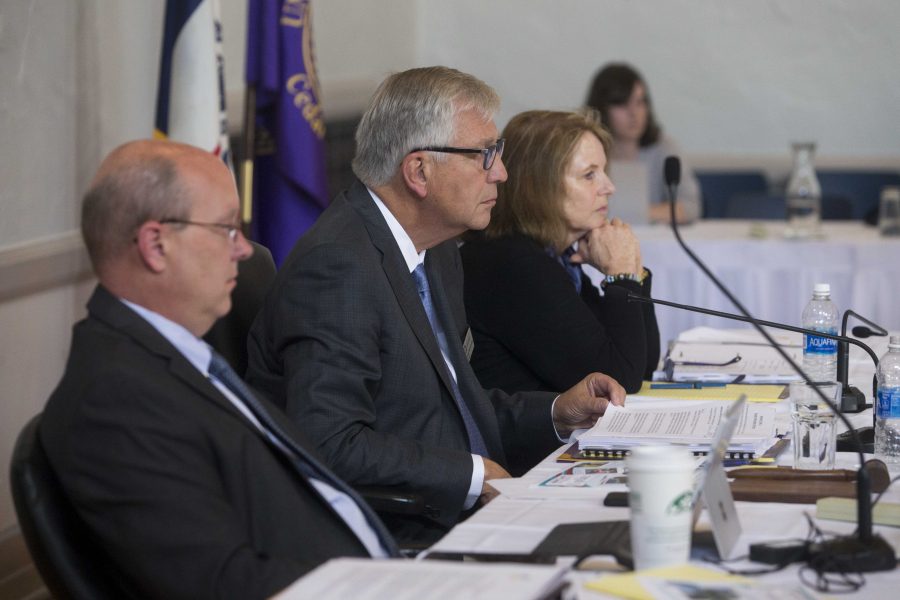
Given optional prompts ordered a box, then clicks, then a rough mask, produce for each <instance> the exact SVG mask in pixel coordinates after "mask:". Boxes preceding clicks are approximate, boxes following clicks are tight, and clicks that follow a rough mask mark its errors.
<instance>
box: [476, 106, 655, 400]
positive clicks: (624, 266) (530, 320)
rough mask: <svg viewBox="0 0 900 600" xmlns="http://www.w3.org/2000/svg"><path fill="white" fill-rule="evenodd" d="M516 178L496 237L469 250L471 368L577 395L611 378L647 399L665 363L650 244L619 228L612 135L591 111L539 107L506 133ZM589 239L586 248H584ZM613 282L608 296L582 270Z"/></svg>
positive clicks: (495, 381)
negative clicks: (587, 382)
mask: <svg viewBox="0 0 900 600" xmlns="http://www.w3.org/2000/svg"><path fill="white" fill-rule="evenodd" d="M503 137H504V138H506V146H505V151H504V154H503V162H504V164H505V165H506V169H507V172H508V174H509V178H508V179H507V181H506V183H505V184H503V185H501V186H500V189H499V196H498V198H497V205H496V206H495V207H494V209H493V211H492V214H491V222H490V224H489V225H488V227H487V229H485V230H484V232H480V233H472V234H469V236H468V237H467V241H466V243H465V244H464V245H463V246H462V248H461V249H460V252H461V254H462V261H463V268H464V270H465V303H466V314H467V316H468V319H469V324H470V325H471V327H472V331H473V335H474V341H475V348H474V352H473V355H472V359H471V363H472V367H473V368H474V369H475V373H476V374H477V375H478V378H479V379H480V381H481V383H482V385H483V386H484V387H497V388H501V389H503V390H505V391H507V392H514V391H517V390H531V389H541V390H565V389H568V388H569V387H571V386H572V385H574V384H575V383H577V382H578V381H580V380H581V379H582V378H583V377H584V376H585V374H587V373H590V372H592V371H601V372H603V373H606V374H608V375H610V376H611V377H613V378H615V379H616V380H618V382H619V383H620V384H622V386H623V387H624V388H625V389H626V390H627V391H628V392H632V393H633V392H636V391H637V390H638V389H640V387H641V381H642V380H643V379H647V378H649V377H650V376H651V375H652V373H653V370H654V369H655V368H656V365H657V362H658V361H659V330H658V328H657V325H656V317H655V315H654V312H653V307H652V305H647V304H640V303H636V302H628V301H627V300H626V299H625V295H626V293H627V292H633V293H635V294H643V295H647V296H649V295H650V279H651V277H650V273H649V271H647V270H646V269H645V268H644V266H643V264H642V262H641V252H640V246H639V244H638V240H637V238H636V237H635V235H634V233H632V231H631V228H630V227H629V226H628V225H626V224H625V223H623V222H621V221H619V220H618V219H613V220H612V221H607V218H606V214H607V203H608V196H609V195H610V194H611V193H612V192H613V191H614V190H615V187H614V186H613V184H612V182H611V181H610V179H609V177H607V175H606V171H605V169H606V155H607V151H608V149H609V144H610V137H609V134H608V133H607V132H606V131H605V130H604V129H603V127H602V126H601V125H600V123H599V118H598V117H597V115H596V114H595V113H593V111H591V112H581V113H573V112H556V111H529V112H525V113H521V114H519V115H517V116H515V117H513V119H512V120H511V121H510V122H509V124H508V125H507V126H506V129H505V130H504V131H503ZM576 242H577V244H578V246H577V250H576V249H575V248H574V246H575V243H576ZM579 263H586V264H590V265H592V266H594V267H596V268H597V269H599V270H600V271H602V272H603V273H604V274H605V275H606V280H605V281H604V283H603V287H604V289H605V294H604V295H603V296H601V295H600V292H599V290H598V289H597V288H596V287H594V286H593V284H591V281H590V280H589V279H588V278H587V276H586V275H584V274H583V273H582V271H581V268H580V266H579Z"/></svg>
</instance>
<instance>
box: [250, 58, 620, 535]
mask: <svg viewBox="0 0 900 600" xmlns="http://www.w3.org/2000/svg"><path fill="white" fill-rule="evenodd" d="M498 107H499V98H498V97H497V94H496V92H494V90H493V89H491V88H490V87H489V86H487V85H486V84H485V83H483V82H482V81H480V80H478V79H476V78H475V77H473V76H471V75H468V74H465V73H461V72H459V71H456V70H453V69H448V68H444V67H431V68H421V69H412V70H410V71H405V72H402V73H397V74H395V75H392V76H390V77H388V78H387V79H386V80H385V81H384V82H383V83H382V84H381V86H380V87H379V88H378V90H377V91H376V92H375V95H374V97H373V98H372V100H371V103H370V104H369V106H368V108H367V109H366V111H365V113H364V115H363V117H362V120H361V122H360V124H359V127H358V129H357V132H356V142H357V154H356V157H355V158H354V160H353V170H354V172H355V174H356V176H357V177H358V178H359V181H357V182H355V183H354V185H353V186H352V187H351V188H350V189H349V190H347V191H345V192H343V193H342V194H339V195H338V196H337V198H335V200H334V201H333V202H332V204H331V206H329V208H328V209H327V210H326V211H325V212H324V213H323V214H322V216H321V217H320V218H319V220H318V222H317V223H316V225H315V226H314V227H313V228H312V229H311V230H310V231H309V232H308V233H307V234H306V235H304V236H303V237H302V238H301V239H300V240H299V241H298V242H297V245H296V246H295V247H294V249H293V251H292V252H291V254H290V255H289V256H288V259H287V261H286V262H285V264H284V265H283V266H282V268H281V271H280V272H279V275H278V278H277V279H276V282H275V285H274V288H273V290H272V291H271V292H270V294H269V296H268V298H267V300H266V304H265V306H264V308H263V310H262V311H261V313H260V314H259V316H258V317H257V320H256V322H255V323H254V326H253V328H252V330H251V334H250V340H249V354H250V367H249V370H248V380H249V381H250V382H251V383H252V384H253V385H254V386H255V387H256V388H257V389H259V390H261V391H263V392H265V393H267V394H268V395H269V397H270V398H271V399H272V400H273V401H275V402H276V403H278V404H280V405H282V406H283V407H284V408H285V409H286V411H287V413H288V415H289V416H290V417H292V418H293V419H294V420H295V422H296V423H297V424H298V425H299V426H300V427H301V428H303V429H304V430H305V431H306V433H307V434H308V435H309V436H310V437H311V438H312V439H313V440H314V441H315V442H316V443H317V444H318V450H319V451H320V453H321V454H322V455H323V456H325V457H326V459H327V460H328V462H329V466H330V467H331V468H332V469H334V470H335V472H336V473H338V474H339V475H340V476H341V477H343V478H344V479H345V480H347V481H349V482H351V483H353V484H356V485H381V486H396V487H397V488H400V489H402V490H409V491H413V492H417V493H419V494H421V495H422V496H423V497H424V500H425V504H426V510H425V514H424V515H420V516H408V517H402V518H401V517H394V518H391V517H388V520H387V523H388V526H389V527H391V528H392V530H393V532H394V533H395V534H396V535H397V536H399V537H400V538H401V539H415V540H417V541H420V542H421V541H429V540H434V539H436V538H437V537H439V536H440V535H441V534H442V533H443V532H444V531H446V529H447V528H448V527H450V526H452V525H453V524H454V523H456V522H457V521H458V520H459V518H460V516H461V514H462V513H463V512H464V511H466V510H468V509H471V508H472V507H473V506H475V504H476V503H477V502H479V501H481V502H484V501H487V500H489V499H490V498H491V497H492V496H493V494H494V493H495V492H494V491H493V488H491V487H490V485H489V484H488V482H489V481H490V480H491V479H495V478H500V477H508V476H509V472H508V471H509V470H512V471H513V472H516V471H517V470H519V469H522V468H527V467H528V466H531V465H533V464H534V463H535V462H536V461H537V460H539V459H540V458H542V457H543V456H545V455H546V454H547V453H548V452H549V451H550V450H551V449H553V448H555V447H556V446H558V445H559V444H560V439H561V438H560V437H559V436H567V435H568V434H569V432H570V431H572V430H573V429H574V428H576V427H583V426H589V425H591V424H592V423H593V422H594V421H596V419H597V418H599V417H600V415H602V414H603V412H604V410H605V408H606V406H607V404H608V402H610V401H611V402H615V403H622V402H623V401H624V391H623V389H622V388H621V386H619V385H618V384H617V383H616V382H615V381H613V380H612V379H610V378H609V377H606V376H604V375H600V374H593V375H591V376H589V377H587V378H585V379H584V380H583V381H582V382H581V383H579V384H578V385H577V386H576V387H575V388H573V389H571V390H569V391H567V392H565V393H563V394H561V395H560V396H559V397H558V398H556V395H555V394H548V393H528V394H518V395H513V396H509V395H506V394H503V393H502V392H499V391H485V390H483V389H482V388H481V386H480V384H479V383H478V381H477V379H476V378H475V375H474V373H473V372H472V369H471V368H470V366H469V363H468V356H469V354H470V352H471V335H470V334H469V333H468V328H467V325H466V316H465V311H464V308H463V300H462V285H463V281H462V268H461V266H460V259H459V254H458V251H457V246H456V241H455V238H456V237H457V236H459V235H460V234H461V233H463V232H465V231H467V230H470V229H483V228H484V227H486V226H487V224H488V223H489V221H490V218H491V208H492V207H493V206H494V204H495V202H496V198H497V185H498V184H499V183H502V182H503V181H504V180H505V179H506V169H505V167H504V166H503V159H502V152H503V140H502V139H499V137H498V133H497V127H496V125H495V124H494V121H493V117H494V113H495V112H496V111H497V109H498ZM554 399H555V402H554Z"/></svg>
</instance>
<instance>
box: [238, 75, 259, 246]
mask: <svg viewBox="0 0 900 600" xmlns="http://www.w3.org/2000/svg"><path fill="white" fill-rule="evenodd" d="M243 141H244V148H243V152H242V156H241V221H242V223H243V225H244V233H245V234H247V235H249V233H250V222H251V221H252V220H253V161H254V157H255V156H256V86H254V85H250V84H248V85H247V91H246V93H245V94H244V140H243Z"/></svg>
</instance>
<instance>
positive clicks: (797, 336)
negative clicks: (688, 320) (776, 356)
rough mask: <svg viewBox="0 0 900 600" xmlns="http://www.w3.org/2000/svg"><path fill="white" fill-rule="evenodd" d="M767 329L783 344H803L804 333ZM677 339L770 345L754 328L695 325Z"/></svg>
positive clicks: (798, 345) (796, 345) (773, 337)
mask: <svg viewBox="0 0 900 600" xmlns="http://www.w3.org/2000/svg"><path fill="white" fill-rule="evenodd" d="M748 327H749V326H748ZM767 331H768V332H769V335H771V336H772V339H774V340H775V341H776V342H777V343H779V344H781V345H782V346H795V347H797V348H799V347H801V346H802V345H803V334H802V333H796V332H793V331H772V330H771V329H767ZM676 341H678V342H716V343H735V344H763V345H765V346H768V345H769V342H768V341H766V338H764V337H763V336H761V335H760V334H759V332H758V331H756V330H755V329H752V328H748V329H718V328H715V327H694V328H693V329H688V330H686V331H682V332H681V333H680V334H678V339H677V340H676Z"/></svg>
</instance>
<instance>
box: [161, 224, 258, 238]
mask: <svg viewBox="0 0 900 600" xmlns="http://www.w3.org/2000/svg"><path fill="white" fill-rule="evenodd" d="M160 223H174V224H176V225H199V226H200V227H218V228H219V229H224V230H225V233H226V235H228V239H229V240H230V241H231V242H232V243H234V242H237V239H238V234H239V233H240V232H241V228H240V226H238V225H235V224H234V223H204V222H202V221H188V220H186V219H163V220H162V221H160Z"/></svg>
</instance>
